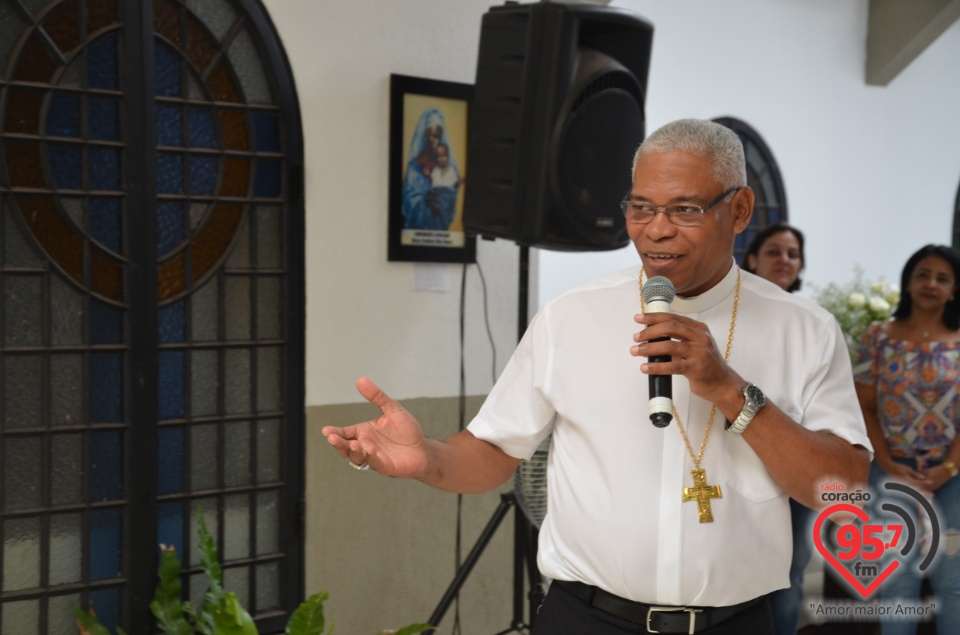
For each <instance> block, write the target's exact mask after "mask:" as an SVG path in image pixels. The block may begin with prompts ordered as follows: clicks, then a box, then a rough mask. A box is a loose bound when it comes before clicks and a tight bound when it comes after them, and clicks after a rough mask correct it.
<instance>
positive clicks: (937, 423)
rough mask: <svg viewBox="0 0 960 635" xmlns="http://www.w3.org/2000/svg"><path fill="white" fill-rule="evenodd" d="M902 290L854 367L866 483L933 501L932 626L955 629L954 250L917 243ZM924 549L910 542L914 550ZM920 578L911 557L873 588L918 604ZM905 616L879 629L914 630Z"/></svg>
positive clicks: (959, 328)
mask: <svg viewBox="0 0 960 635" xmlns="http://www.w3.org/2000/svg"><path fill="white" fill-rule="evenodd" d="M900 288H901V289H902V291H901V298H900V303H899V305H898V306H897V308H896V310H895V311H894V313H893V317H892V319H891V320H890V321H889V322H885V323H881V324H874V325H873V326H871V327H870V328H869V329H867V331H866V333H864V335H863V338H862V340H861V342H860V348H859V353H858V356H857V361H856V363H855V365H854V381H855V382H856V387H857V397H858V398H859V400H860V407H861V409H862V410H863V416H864V420H865V421H866V424H867V432H868V433H869V435H870V441H871V442H872V443H873V448H874V462H873V465H872V467H871V472H870V484H871V489H872V490H873V491H874V492H876V493H877V494H879V493H881V492H882V491H883V490H882V489H880V485H881V484H882V482H883V481H885V480H894V481H898V482H900V483H903V484H905V485H907V486H909V487H912V488H913V489H915V490H917V491H919V492H921V493H924V494H925V495H926V496H928V497H929V498H931V499H932V502H933V508H934V510H935V512H936V514H937V519H938V523H939V527H940V541H939V542H940V547H939V550H940V551H941V553H940V554H939V558H940V559H939V560H934V563H933V566H931V567H930V568H929V569H928V570H927V571H926V574H927V575H928V576H929V580H930V585H931V587H932V589H933V592H934V594H935V595H936V605H937V613H936V622H937V633H938V634H939V635H955V634H956V633H960V557H958V550H960V544H958V539H960V533H958V532H960V479H958V478H956V476H957V464H958V463H960V441H958V436H960V435H958V434H957V432H958V428H960V417H958V414H960V391H958V387H960V298H958V297H957V290H958V288H960V252H957V251H956V250H955V249H952V248H950V247H946V246H942V245H927V246H925V247H923V248H922V249H920V250H919V251H917V252H916V253H915V254H913V255H912V256H910V258H909V260H907V263H906V265H904V268H903V274H902V276H901V285H900ZM920 518H921V521H922V519H923V515H922V514H920ZM891 522H893V523H896V524H902V522H903V521H902V519H891ZM921 524H922V522H921ZM921 534H922V532H921ZM922 551H923V549H922V548H920V547H915V548H914V550H913V553H912V555H913V557H914V558H916V557H917V556H918V555H920V554H921V553H922ZM920 582H921V572H920V570H919V568H918V566H917V564H916V562H910V561H908V562H905V563H904V566H901V567H899V568H898V570H897V571H895V572H894V573H893V575H891V576H890V578H888V579H887V580H886V581H885V582H884V583H883V585H882V586H881V587H880V590H881V593H882V595H883V599H884V601H885V602H887V601H895V602H897V603H898V604H900V605H904V606H906V605H909V604H910V603H912V604H913V605H914V606H915V605H917V603H918V602H919V596H920ZM902 617H903V616H897V618H896V619H895V620H894V619H884V620H882V621H881V630H882V632H883V634H884V635H912V634H913V633H916V630H917V620H916V619H913V620H912V621H911V620H903V619H900V618H902Z"/></svg>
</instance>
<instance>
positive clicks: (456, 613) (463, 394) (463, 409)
mask: <svg viewBox="0 0 960 635" xmlns="http://www.w3.org/2000/svg"><path fill="white" fill-rule="evenodd" d="M466 291H467V263H466V261H464V263H463V268H462V269H461V271H460V397H459V404H458V406H459V413H458V418H457V429H458V430H461V431H462V430H463V429H464V428H465V427H466V423H467V370H466V359H465V357H466V356H465V354H464V353H465V349H466V317H467V310H466V307H467V303H466V301H467V293H466ZM454 545H455V546H454V560H455V562H454V565H455V568H454V571H459V570H460V567H461V566H463V494H457V525H456V536H455V538H454ZM451 633H452V635H460V594H459V593H458V594H457V599H456V601H455V602H454V605H453V630H452V631H451Z"/></svg>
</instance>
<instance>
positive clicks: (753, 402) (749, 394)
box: [729, 384, 767, 436]
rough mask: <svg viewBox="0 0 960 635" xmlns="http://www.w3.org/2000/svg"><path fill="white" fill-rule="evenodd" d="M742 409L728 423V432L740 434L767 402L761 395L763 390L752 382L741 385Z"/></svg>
mask: <svg viewBox="0 0 960 635" xmlns="http://www.w3.org/2000/svg"><path fill="white" fill-rule="evenodd" d="M743 400H744V401H743V410H741V411H740V414H739V415H738V416H737V418H736V419H734V421H733V423H732V424H731V425H730V429H729V432H730V434H733V435H735V436H740V435H741V434H743V431H744V430H746V429H747V426H748V425H750V422H751V421H753V418H754V417H755V416H757V413H758V412H760V409H761V408H763V407H764V405H766V403H767V398H766V397H764V396H763V391H762V390H760V389H759V388H757V387H756V386H755V385H753V384H747V385H746V386H744V387H743Z"/></svg>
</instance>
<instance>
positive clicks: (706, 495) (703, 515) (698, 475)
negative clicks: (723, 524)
mask: <svg viewBox="0 0 960 635" xmlns="http://www.w3.org/2000/svg"><path fill="white" fill-rule="evenodd" d="M690 474H692V475H693V487H684V488H683V502H684V503H686V502H688V501H697V516H699V517H700V522H702V523H712V522H713V512H712V511H711V510H710V499H711V498H723V494H721V493H720V486H719V485H707V472H706V470H700V469H697V470H690Z"/></svg>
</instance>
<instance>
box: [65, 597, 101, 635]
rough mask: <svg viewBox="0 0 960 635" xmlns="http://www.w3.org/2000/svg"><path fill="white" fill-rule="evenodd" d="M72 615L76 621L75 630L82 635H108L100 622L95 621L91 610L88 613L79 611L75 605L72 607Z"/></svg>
mask: <svg viewBox="0 0 960 635" xmlns="http://www.w3.org/2000/svg"><path fill="white" fill-rule="evenodd" d="M73 615H74V617H76V619H77V628H78V629H79V630H80V632H81V633H82V634H84V635H110V631H108V630H107V629H106V628H105V627H104V626H103V624H101V623H100V620H98V619H97V616H96V614H95V613H94V612H93V609H92V608H91V609H90V612H89V613H88V612H86V611H84V610H83V609H81V608H80V607H79V606H77V605H76V604H74V605H73Z"/></svg>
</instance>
